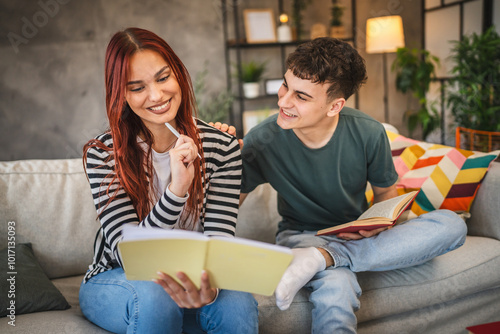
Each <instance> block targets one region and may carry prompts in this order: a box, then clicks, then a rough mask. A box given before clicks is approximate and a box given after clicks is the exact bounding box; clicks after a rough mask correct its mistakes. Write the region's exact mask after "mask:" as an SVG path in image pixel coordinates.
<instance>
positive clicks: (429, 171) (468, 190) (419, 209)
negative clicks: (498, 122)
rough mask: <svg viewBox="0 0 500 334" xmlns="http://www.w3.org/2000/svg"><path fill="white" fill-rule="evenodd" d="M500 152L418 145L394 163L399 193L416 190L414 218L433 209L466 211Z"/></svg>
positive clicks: (410, 148) (407, 150)
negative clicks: (417, 192)
mask: <svg viewBox="0 0 500 334" xmlns="http://www.w3.org/2000/svg"><path fill="white" fill-rule="evenodd" d="M499 153H500V151H495V152H490V153H482V152H474V151H467V150H461V149H456V148H453V147H449V146H444V145H437V144H431V143H424V142H420V143H418V144H417V145H412V146H408V147H407V148H405V150H404V151H403V152H402V153H401V155H400V156H399V157H398V158H397V159H396V160H394V165H395V167H396V171H397V173H398V175H399V181H398V183H397V187H398V189H399V190H400V193H405V192H410V191H413V190H419V189H420V192H419V194H418V195H417V197H416V198H415V201H414V202H413V204H412V206H411V208H410V210H411V212H412V213H413V215H414V216H418V215H421V214H423V213H426V212H429V211H432V210H436V209H449V210H452V211H469V210H470V205H471V203H472V201H473V199H474V197H475V196H476V193H477V190H478V189H479V186H480V184H481V181H482V180H483V178H484V175H485V174H486V172H487V170H488V167H489V165H490V163H491V162H492V161H493V160H495V159H496V158H497V157H498V155H499Z"/></svg>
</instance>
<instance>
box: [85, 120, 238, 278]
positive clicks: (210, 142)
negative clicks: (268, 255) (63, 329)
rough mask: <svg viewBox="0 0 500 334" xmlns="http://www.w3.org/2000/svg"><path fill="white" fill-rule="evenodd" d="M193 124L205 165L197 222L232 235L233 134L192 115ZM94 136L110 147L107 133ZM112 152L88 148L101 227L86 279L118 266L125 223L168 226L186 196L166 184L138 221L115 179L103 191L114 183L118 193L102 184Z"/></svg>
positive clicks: (109, 169) (206, 231) (107, 175)
mask: <svg viewBox="0 0 500 334" xmlns="http://www.w3.org/2000/svg"><path fill="white" fill-rule="evenodd" d="M197 126H198V129H199V130H200V138H201V140H202V143H203V153H204V157H205V169H206V174H205V179H204V180H203V187H204V196H203V205H202V210H201V213H200V220H199V224H200V225H201V227H202V229H203V233H204V234H205V235H222V236H229V237H234V234H235V230H236V219H237V216H238V206H239V194H240V186H241V169H242V167H241V166H242V165H241V152H240V148H239V144H238V141H237V140H236V138H235V137H232V136H230V135H228V134H226V133H222V132H220V131H218V130H216V129H214V128H213V127H211V126H209V125H207V124H206V123H204V122H202V121H200V120H197ZM96 139H98V140H99V141H101V142H102V143H104V144H105V145H106V146H108V147H110V148H111V147H112V146H113V138H112V137H111V135H110V134H109V133H104V134H102V135H100V136H98V137H97V138H96ZM111 152H112V151H106V150H101V149H98V148H91V149H89V150H88V151H87V165H86V172H87V175H88V178H89V183H90V188H91V191H92V196H93V198H94V204H95V206H96V210H97V213H98V215H99V220H100V223H101V228H100V229H99V231H98V232H97V235H96V240H95V243H94V258H93V262H92V264H91V265H90V266H89V271H88V272H87V274H86V275H85V282H87V281H88V280H89V279H90V278H91V277H93V276H95V275H97V274H99V273H101V272H104V271H106V270H109V269H111V268H113V267H114V266H116V265H120V266H121V259H120V255H119V252H118V247H117V246H118V243H119V242H120V240H121V238H122V235H121V232H122V229H123V227H124V226H125V225H127V224H134V225H139V226H143V227H160V228H164V229H172V228H173V227H174V225H175V223H176V222H177V219H178V218H179V216H180V215H181V213H182V208H183V206H184V203H185V202H186V200H187V196H186V197H184V198H180V197H177V196H176V195H174V194H173V193H172V192H170V190H169V189H168V187H167V189H166V190H165V192H164V193H163V195H162V197H161V198H160V199H159V200H158V202H157V203H156V205H155V206H154V207H153V209H152V210H151V212H150V213H149V214H148V216H147V217H146V218H144V220H143V221H139V219H138V216H137V212H136V210H135V209H134V206H133V205H132V201H131V200H130V197H129V196H128V195H127V193H126V192H125V190H124V189H123V188H122V187H121V186H120V185H119V183H118V182H117V181H115V182H114V184H112V185H111V188H110V190H109V192H108V193H109V194H110V195H111V194H113V193H114V191H115V190H116V189H117V188H118V193H117V196H116V198H114V199H113V200H112V201H109V200H110V196H108V194H107V189H108V186H109V184H110V182H111V179H112V176H113V173H114V164H115V162H114V160H113V159H112V158H111V159H110V154H111ZM110 176H111V177H110Z"/></svg>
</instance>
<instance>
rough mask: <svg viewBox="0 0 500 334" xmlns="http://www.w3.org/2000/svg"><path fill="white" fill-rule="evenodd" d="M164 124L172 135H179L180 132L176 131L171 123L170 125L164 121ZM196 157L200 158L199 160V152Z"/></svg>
mask: <svg viewBox="0 0 500 334" xmlns="http://www.w3.org/2000/svg"><path fill="white" fill-rule="evenodd" d="M165 125H166V126H167V128H168V129H169V130H170V131H171V132H172V133H173V134H174V136H176V137H177V138H179V137H180V136H181V135H180V133H179V132H177V130H176V129H175V128H174V127H173V126H172V125H170V123H165ZM198 158H200V160H201V155H200V153H198Z"/></svg>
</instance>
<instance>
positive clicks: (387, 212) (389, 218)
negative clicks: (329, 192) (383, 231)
mask: <svg viewBox="0 0 500 334" xmlns="http://www.w3.org/2000/svg"><path fill="white" fill-rule="evenodd" d="M417 194H418V191H412V192H409V193H407V194H403V195H400V196H397V197H394V198H390V199H388V200H385V201H382V202H378V203H375V204H373V205H372V206H371V207H370V208H368V210H366V211H365V212H364V213H363V214H362V215H361V216H359V217H358V219H356V220H354V221H351V222H349V223H345V224H341V225H337V226H333V227H328V228H325V229H322V230H319V231H318V232H317V233H316V235H330V234H339V233H353V232H358V231H360V230H365V231H369V230H374V229H377V228H381V227H389V226H393V225H394V224H396V221H397V220H398V218H399V217H400V216H401V214H402V213H403V212H404V211H405V210H406V209H407V208H408V207H409V206H410V204H411V203H412V202H413V200H414V199H415V197H416V196H417Z"/></svg>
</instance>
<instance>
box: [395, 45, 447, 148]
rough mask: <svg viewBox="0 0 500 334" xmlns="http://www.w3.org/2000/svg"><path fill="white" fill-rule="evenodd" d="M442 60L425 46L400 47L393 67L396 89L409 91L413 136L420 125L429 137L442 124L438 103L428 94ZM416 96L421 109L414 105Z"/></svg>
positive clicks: (406, 116) (408, 119)
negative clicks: (419, 47) (436, 106)
mask: <svg viewBox="0 0 500 334" xmlns="http://www.w3.org/2000/svg"><path fill="white" fill-rule="evenodd" d="M437 65H439V59H438V58H437V57H435V56H433V55H431V54H430V53H429V51H426V50H421V49H416V48H414V49H410V48H406V47H405V48H398V49H397V51H396V59H395V60H394V63H393V64H392V70H393V71H395V72H396V89H397V90H398V91H400V92H402V93H405V94H406V93H411V95H410V94H408V101H407V110H406V112H405V114H404V119H405V121H406V124H407V127H408V131H409V132H410V136H412V133H413V131H414V130H415V129H416V128H417V126H418V125H421V127H422V138H423V139H425V138H426V137H427V135H428V134H430V133H431V132H432V131H433V130H434V129H436V128H438V127H439V124H440V116H439V113H438V111H437V109H436V108H435V106H434V103H429V101H427V97H426V94H427V92H428V91H429V86H430V83H431V81H432V79H433V78H434V77H435V76H436V74H435V68H436V66H437ZM412 96H413V97H414V98H416V99H417V100H418V109H414V108H411V107H410V105H411V98H412Z"/></svg>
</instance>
